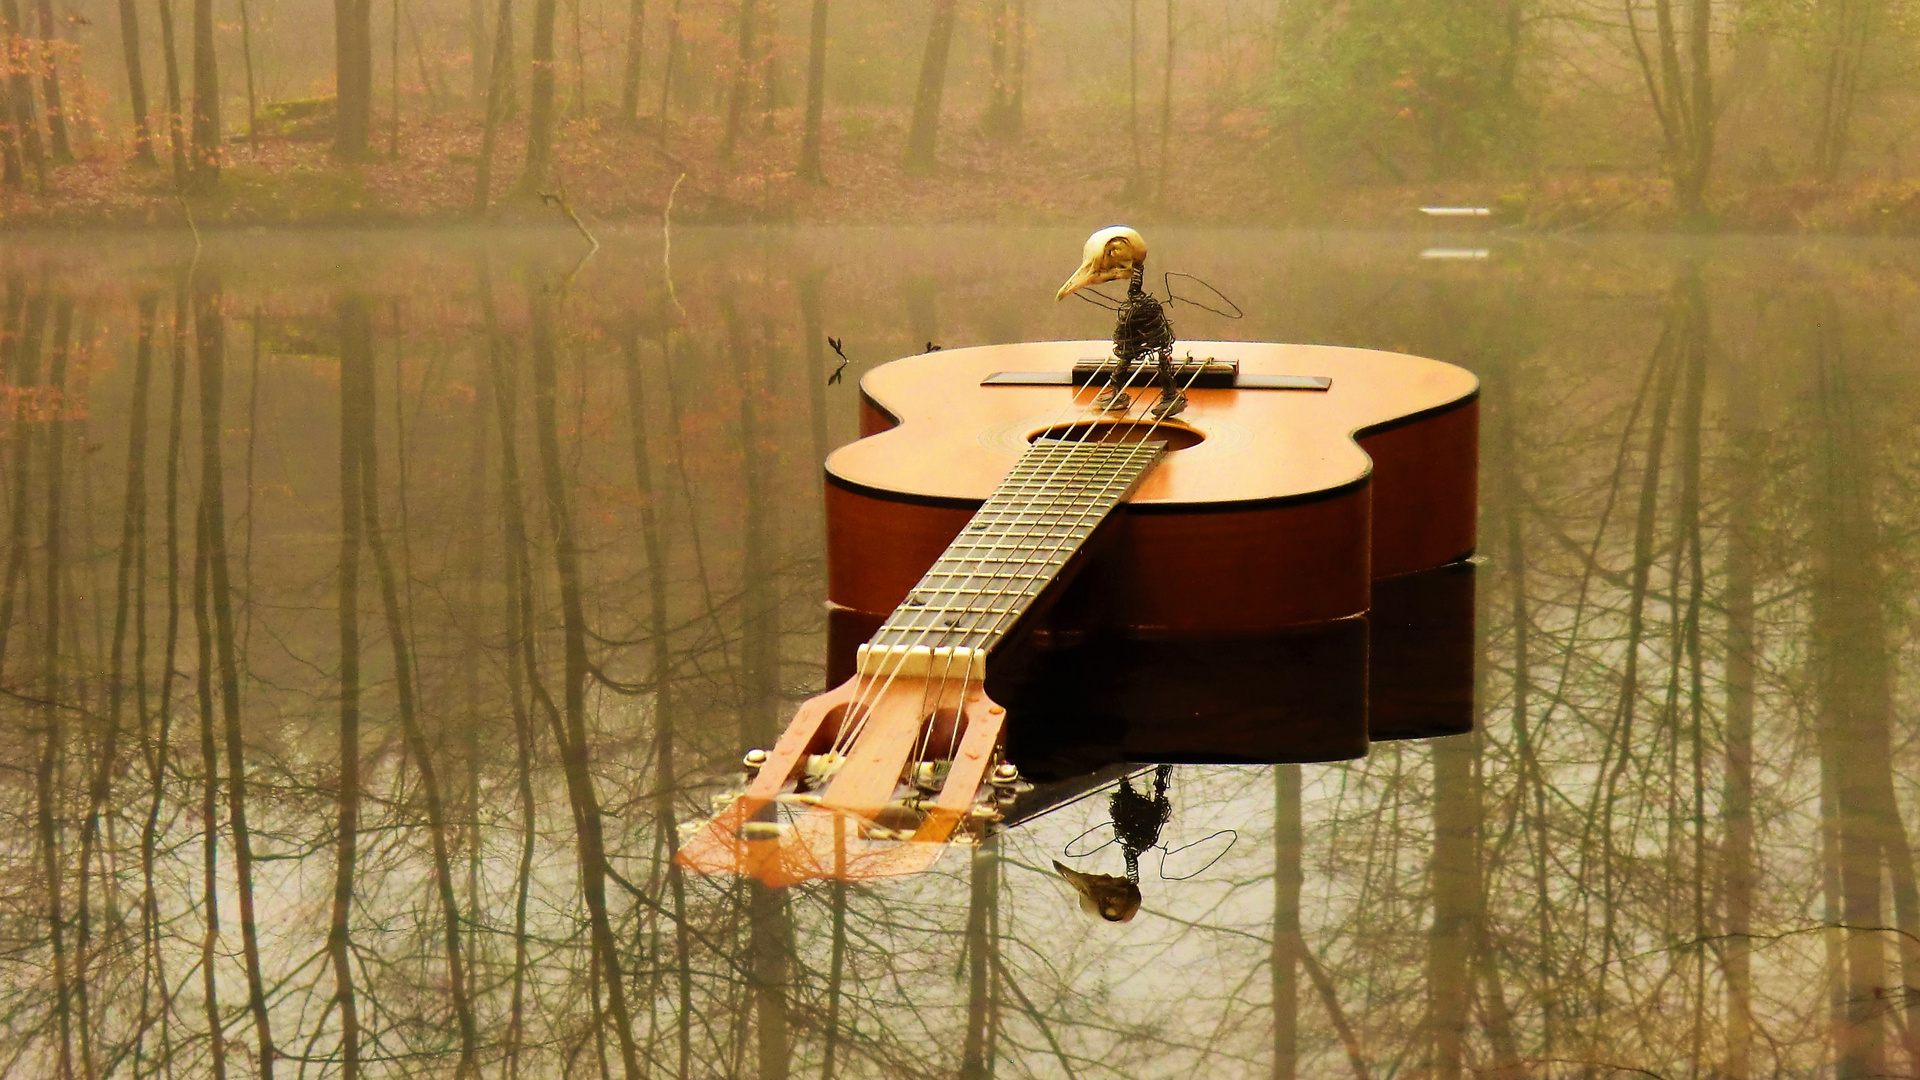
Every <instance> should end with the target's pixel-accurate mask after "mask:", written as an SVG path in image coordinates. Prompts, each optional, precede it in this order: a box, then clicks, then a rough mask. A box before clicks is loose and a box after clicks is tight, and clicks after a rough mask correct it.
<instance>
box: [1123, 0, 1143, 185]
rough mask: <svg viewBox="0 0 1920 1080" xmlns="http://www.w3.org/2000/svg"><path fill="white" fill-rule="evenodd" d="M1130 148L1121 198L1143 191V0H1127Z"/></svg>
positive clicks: (1128, 126)
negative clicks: (1141, 181)
mask: <svg viewBox="0 0 1920 1080" xmlns="http://www.w3.org/2000/svg"><path fill="white" fill-rule="evenodd" d="M1127 147H1128V149H1129V150H1130V151H1131V152H1132V155H1133V161H1132V165H1131V167H1129V168H1128V170H1127V182H1126V185H1125V186H1124V187H1122V188H1121V190H1120V194H1121V197H1122V198H1132V197H1133V196H1135V195H1138V194H1139V193H1140V0H1127Z"/></svg>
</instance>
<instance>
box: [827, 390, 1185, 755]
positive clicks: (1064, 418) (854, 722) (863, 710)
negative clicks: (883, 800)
mask: <svg viewBox="0 0 1920 1080" xmlns="http://www.w3.org/2000/svg"><path fill="white" fill-rule="evenodd" d="M1148 372H1149V369H1148V368H1146V367H1145V366H1144V365H1143V366H1141V367H1138V368H1135V369H1133V370H1131V371H1129V372H1128V374H1127V379H1126V382H1125V383H1124V384H1123V385H1122V386H1121V387H1120V388H1119V392H1120V393H1125V392H1126V391H1128V390H1131V389H1132V388H1133V383H1134V380H1135V379H1138V378H1141V377H1142V376H1145V375H1147V374H1148ZM1113 380H1114V375H1111V374H1110V375H1108V376H1107V378H1106V381H1105V383H1104V385H1103V386H1102V387H1100V388H1099V389H1096V390H1094V394H1095V400H1097V399H1098V395H1099V393H1100V390H1104V389H1112V388H1113ZM1130 404H1131V403H1129V405H1130ZM1080 407H1081V401H1080V392H1079V391H1078V390H1076V391H1075V392H1074V394H1073V395H1072V396H1071V397H1070V398H1069V400H1068V401H1067V403H1066V404H1065V405H1063V406H1062V407H1061V408H1060V409H1059V410H1058V411H1056V412H1055V414H1054V416H1053V417H1052V418H1051V419H1050V420H1048V422H1047V423H1046V426H1045V427H1044V428H1043V429H1042V430H1050V429H1052V428H1054V427H1057V426H1060V424H1061V423H1063V422H1066V423H1068V425H1069V426H1072V425H1071V421H1072V420H1073V419H1074V416H1075V414H1076V412H1077V411H1078V410H1079V408H1080ZM1130 414H1131V409H1130V408H1129V410H1128V411H1127V412H1126V413H1123V414H1122V417H1121V419H1122V421H1125V420H1126V419H1127V418H1128V417H1129V416H1130ZM1093 432H1094V425H1093V423H1092V422H1091V421H1089V422H1088V425H1087V426H1086V427H1085V429H1084V430H1082V431H1081V432H1080V437H1079V438H1078V439H1075V440H1072V443H1074V444H1078V443H1082V442H1086V441H1088V440H1089V439H1090V438H1091V436H1092V434H1093ZM1022 457H1023V459H1024V458H1025V457H1026V455H1024V454H1023V455H1022ZM1068 460H1069V455H1068V454H1065V453H1063V454H1060V455H1058V460H1056V461H1055V462H1054V471H1053V472H1052V473H1050V474H1049V475H1048V476H1046V477H1044V478H1041V479H1040V480H1039V481H1038V484H1040V485H1044V484H1046V483H1050V482H1052V481H1053V480H1054V479H1055V478H1056V477H1057V476H1058V474H1059V472H1060V470H1061V469H1062V468H1063V467H1065V465H1066V464H1067V463H1068ZM1015 468H1016V470H1017V469H1018V468H1019V465H1018V464H1016V465H1015ZM1041 494H1042V492H1041V491H1036V492H1034V493H1031V494H1030V495H1029V496H1028V502H1027V503H1026V504H1024V505H1021V506H1018V507H1017V508H1016V510H1017V512H1021V513H1025V512H1028V511H1030V510H1031V509H1032V507H1033V506H1035V505H1037V504H1038V502H1039V499H1040V496H1041ZM991 498H992V496H989V501H991ZM998 546H1000V545H998V544H996V545H995V546H994V547H993V548H989V549H988V550H989V552H991V551H993V550H995V549H997V547H998ZM987 561H988V559H987V558H986V557H985V556H982V557H979V558H976V559H975V560H974V562H973V567H974V568H973V569H970V570H969V571H968V574H967V576H966V579H965V581H964V582H963V584H965V583H970V582H971V581H972V579H973V578H974V577H975V576H977V575H978V567H979V566H982V565H985V563H986V562H987ZM941 576H942V577H943V578H946V579H947V580H948V582H949V586H948V587H952V586H951V581H952V579H953V578H954V577H957V576H959V568H956V569H955V570H953V571H949V572H948V573H946V574H943V575H941ZM896 610H898V609H896ZM889 619H891V616H889ZM915 628H916V627H913V626H909V627H906V628H905V629H909V630H911V629H915ZM918 629H920V631H921V632H920V634H918V635H917V636H915V637H914V638H913V639H912V640H911V641H907V642H905V643H904V647H903V648H902V651H901V652H900V653H899V657H898V659H897V660H896V662H895V665H894V667H893V668H892V669H891V670H890V671H888V672H887V673H886V678H885V679H884V681H882V680H880V679H879V677H878V673H875V674H872V675H869V674H867V673H864V672H863V673H860V674H861V677H862V681H861V682H856V684H855V691H856V692H855V700H854V702H853V705H852V710H855V711H850V712H849V713H848V714H847V716H848V720H847V721H846V722H843V725H842V727H841V730H840V732H838V733H836V738H835V740H834V743H833V746H832V751H833V752H834V753H842V752H843V751H842V747H843V746H849V747H850V746H851V745H852V743H853V741H854V740H855V739H857V738H858V737H859V735H860V733H861V732H862V731H864V730H865V727H866V721H867V718H868V710H869V709H870V708H871V705H872V703H873V702H874V701H877V700H878V699H879V698H880V696H881V695H884V694H885V693H886V691H887V690H888V689H889V688H890V687H891V686H892V684H893V680H894V678H895V677H897V676H898V675H899V673H900V671H901V670H903V668H904V665H905V664H906V662H907V657H908V656H909V655H910V654H911V653H910V650H911V649H913V648H915V647H917V646H918V645H919V644H920V643H921V642H923V641H924V640H925V639H926V638H927V637H928V636H929V634H930V633H931V632H932V631H933V630H934V629H939V628H936V627H933V626H932V625H931V624H928V625H927V626H924V627H918ZM896 644H897V645H898V644H900V643H896ZM948 663H949V665H951V663H952V657H949V658H948ZM840 736H844V737H840Z"/></svg>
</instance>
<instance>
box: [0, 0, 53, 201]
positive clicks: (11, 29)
mask: <svg viewBox="0 0 1920 1080" xmlns="http://www.w3.org/2000/svg"><path fill="white" fill-rule="evenodd" d="M0 46H3V47H4V49H5V52H6V60H7V61H8V67H9V68H11V69H12V72H13V74H12V76H11V78H10V80H9V82H10V85H9V87H8V94H7V97H8V98H9V99H10V101H11V103H12V105H13V127H14V130H15V132H16V133H17V135H18V137H19V139H20V147H21V153H22V156H24V157H25V158H26V162H27V164H29V165H31V166H33V167H34V170H35V171H36V172H37V173H38V174H39V181H40V187H41V190H43V191H44V190H45V189H46V186H47V152H46V148H45V144H43V143H42V142H41V141H40V126H39V125H38V124H37V123H35V122H34V118H33V76H32V74H30V73H31V72H32V71H33V64H32V63H31V62H30V61H29V59H28V57H27V24H26V23H25V22H23V21H21V18H20V3H19V0H0Z"/></svg>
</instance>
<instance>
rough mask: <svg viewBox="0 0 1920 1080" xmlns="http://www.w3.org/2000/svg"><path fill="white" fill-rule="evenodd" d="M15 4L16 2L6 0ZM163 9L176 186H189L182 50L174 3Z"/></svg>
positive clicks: (165, 2) (167, 1)
mask: <svg viewBox="0 0 1920 1080" xmlns="http://www.w3.org/2000/svg"><path fill="white" fill-rule="evenodd" d="M4 2H6V3H11V2H12V0H4ZM156 3H158V5H159V7H160V56H161V59H162V60H164V61H165V64H164V66H165V69H166V75H167V140H168V142H167V145H168V146H169V148H171V149H172V151H173V186H174V187H176V188H179V189H181V190H185V189H186V186H187V128H186V105H185V104H184V102H183V101H182V99H181V96H180V50H179V49H177V48H176V47H175V46H174V38H173V0H156Z"/></svg>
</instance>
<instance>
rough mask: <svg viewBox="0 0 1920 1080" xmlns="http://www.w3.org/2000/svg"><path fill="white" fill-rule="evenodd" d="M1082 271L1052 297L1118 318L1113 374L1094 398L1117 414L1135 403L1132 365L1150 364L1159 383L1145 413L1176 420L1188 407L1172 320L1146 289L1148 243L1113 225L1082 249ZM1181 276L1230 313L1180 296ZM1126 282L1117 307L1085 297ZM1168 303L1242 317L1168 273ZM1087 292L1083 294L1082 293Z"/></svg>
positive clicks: (1229, 303) (1235, 309) (1211, 289)
mask: <svg viewBox="0 0 1920 1080" xmlns="http://www.w3.org/2000/svg"><path fill="white" fill-rule="evenodd" d="M1081 254H1082V256H1083V257H1082V259H1081V262H1080V269H1078V270H1075V271H1074V272H1073V276H1072V277H1070V278H1068V279H1067V282H1066V284H1064V285H1062V286H1060V291H1059V292H1058V293H1055V294H1054V299H1055V300H1064V299H1066V298H1067V297H1069V296H1073V295H1075V294H1078V295H1079V296H1080V298H1081V299H1083V300H1088V301H1089V302H1090V303H1093V304H1096V305H1098V306H1101V307H1107V308H1108V310H1110V311H1113V312H1114V313H1115V315H1116V316H1117V317H1116V318H1115V320H1114V325H1113V356H1114V360H1115V367H1114V371H1113V376H1112V378H1110V379H1109V380H1107V385H1106V386H1105V387H1104V388H1103V389H1102V390H1101V391H1100V393H1099V395H1098V396H1097V397H1096V398H1095V399H1094V400H1095V402H1096V403H1098V404H1100V405H1101V406H1103V407H1104V408H1106V409H1109V410H1112V411H1120V410H1124V409H1126V408H1128V407H1129V406H1131V405H1132V404H1133V398H1132V396H1131V395H1129V394H1128V393H1127V392H1126V389H1125V388H1126V386H1127V383H1128V381H1129V380H1130V379H1131V378H1132V375H1133V366H1134V365H1135V364H1136V363H1141V362H1150V363H1152V364H1153V365H1154V367H1155V368H1156V369H1157V370H1156V372H1155V378H1156V381H1157V382H1158V383H1159V384H1160V400H1159V401H1156V402H1154V404H1153V406H1152V407H1151V408H1150V409H1149V410H1148V412H1149V413H1150V414H1151V415H1152V416H1153V417H1154V418H1155V419H1159V420H1165V419H1167V418H1169V417H1172V416H1176V415H1178V414H1179V413H1180V411H1181V410H1182V409H1185V408H1186V407H1187V396H1186V395H1185V394H1184V393H1182V392H1181V390H1180V387H1179V385H1178V383H1177V381H1176V380H1175V378H1174V362H1173V344H1174V336H1173V321H1172V320H1171V319H1169V318H1168V317H1167V309H1166V305H1165V304H1162V303H1161V302H1160V299H1159V298H1158V297H1156V296H1154V295H1153V294H1152V293H1150V292H1148V291H1147V288H1146V278H1147V242H1146V240H1144V239H1142V238H1141V236H1140V234H1139V233H1138V232H1136V231H1135V230H1134V229H1132V228H1130V227H1128V226H1126V225H1111V226H1108V227H1107V228H1104V229H1101V230H1100V231H1099V232H1096V233H1094V234H1093V235H1092V236H1089V237H1087V245H1086V248H1085V249H1084V250H1083V251H1082V253H1081ZM1175 277H1184V278H1189V279H1191V280H1193V281H1197V282H1199V283H1200V284H1201V285H1204V286H1206V288H1207V290H1208V291H1209V292H1212V293H1213V294H1214V295H1215V296H1219V297H1220V299H1221V300H1222V301H1225V303H1226V305H1227V306H1228V307H1230V308H1232V309H1233V311H1232V312H1231V313H1228V312H1225V311H1221V310H1219V309H1217V308H1211V307H1208V306H1207V305H1205V304H1201V303H1199V302H1197V301H1194V300H1190V299H1187V298H1185V297H1181V296H1178V295H1176V294H1175V293H1174V291H1173V278H1175ZM1121 278H1126V279H1127V295H1126V296H1125V297H1124V298H1122V299H1121V300H1120V301H1119V302H1118V303H1115V304H1112V305H1111V306H1110V307H1109V305H1107V304H1101V303H1100V301H1098V300H1093V299H1091V297H1089V296H1088V295H1087V293H1092V294H1093V295H1094V296H1099V297H1101V298H1102V299H1105V300H1111V299H1112V298H1111V297H1107V296H1106V294H1104V293H1101V292H1099V291H1098V290H1095V289H1090V288H1088V286H1091V285H1098V284H1101V283H1102V282H1107V281H1118V280H1120V279H1121ZM1166 287H1167V304H1172V303H1175V302H1177V301H1181V300H1186V302H1187V303H1190V304H1193V305H1194V306H1195V307H1199V308H1202V309H1204V310H1207V311H1212V312H1214V313H1215V314H1218V315H1225V316H1227V317H1228V318H1230V319H1237V318H1239V317H1240V315H1241V311H1240V308H1239V306H1238V305H1236V304H1234V302H1233V301H1231V300H1228V299H1227V298H1226V297H1225V296H1224V295H1221V293H1220V290H1218V289H1215V288H1214V287H1213V286H1211V285H1207V283H1206V282H1204V281H1200V279H1199V278H1196V277H1194V276H1193V275H1192V274H1168V275H1167V280H1166ZM1083 289H1085V290H1086V292H1082V291H1081V290H1083Z"/></svg>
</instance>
